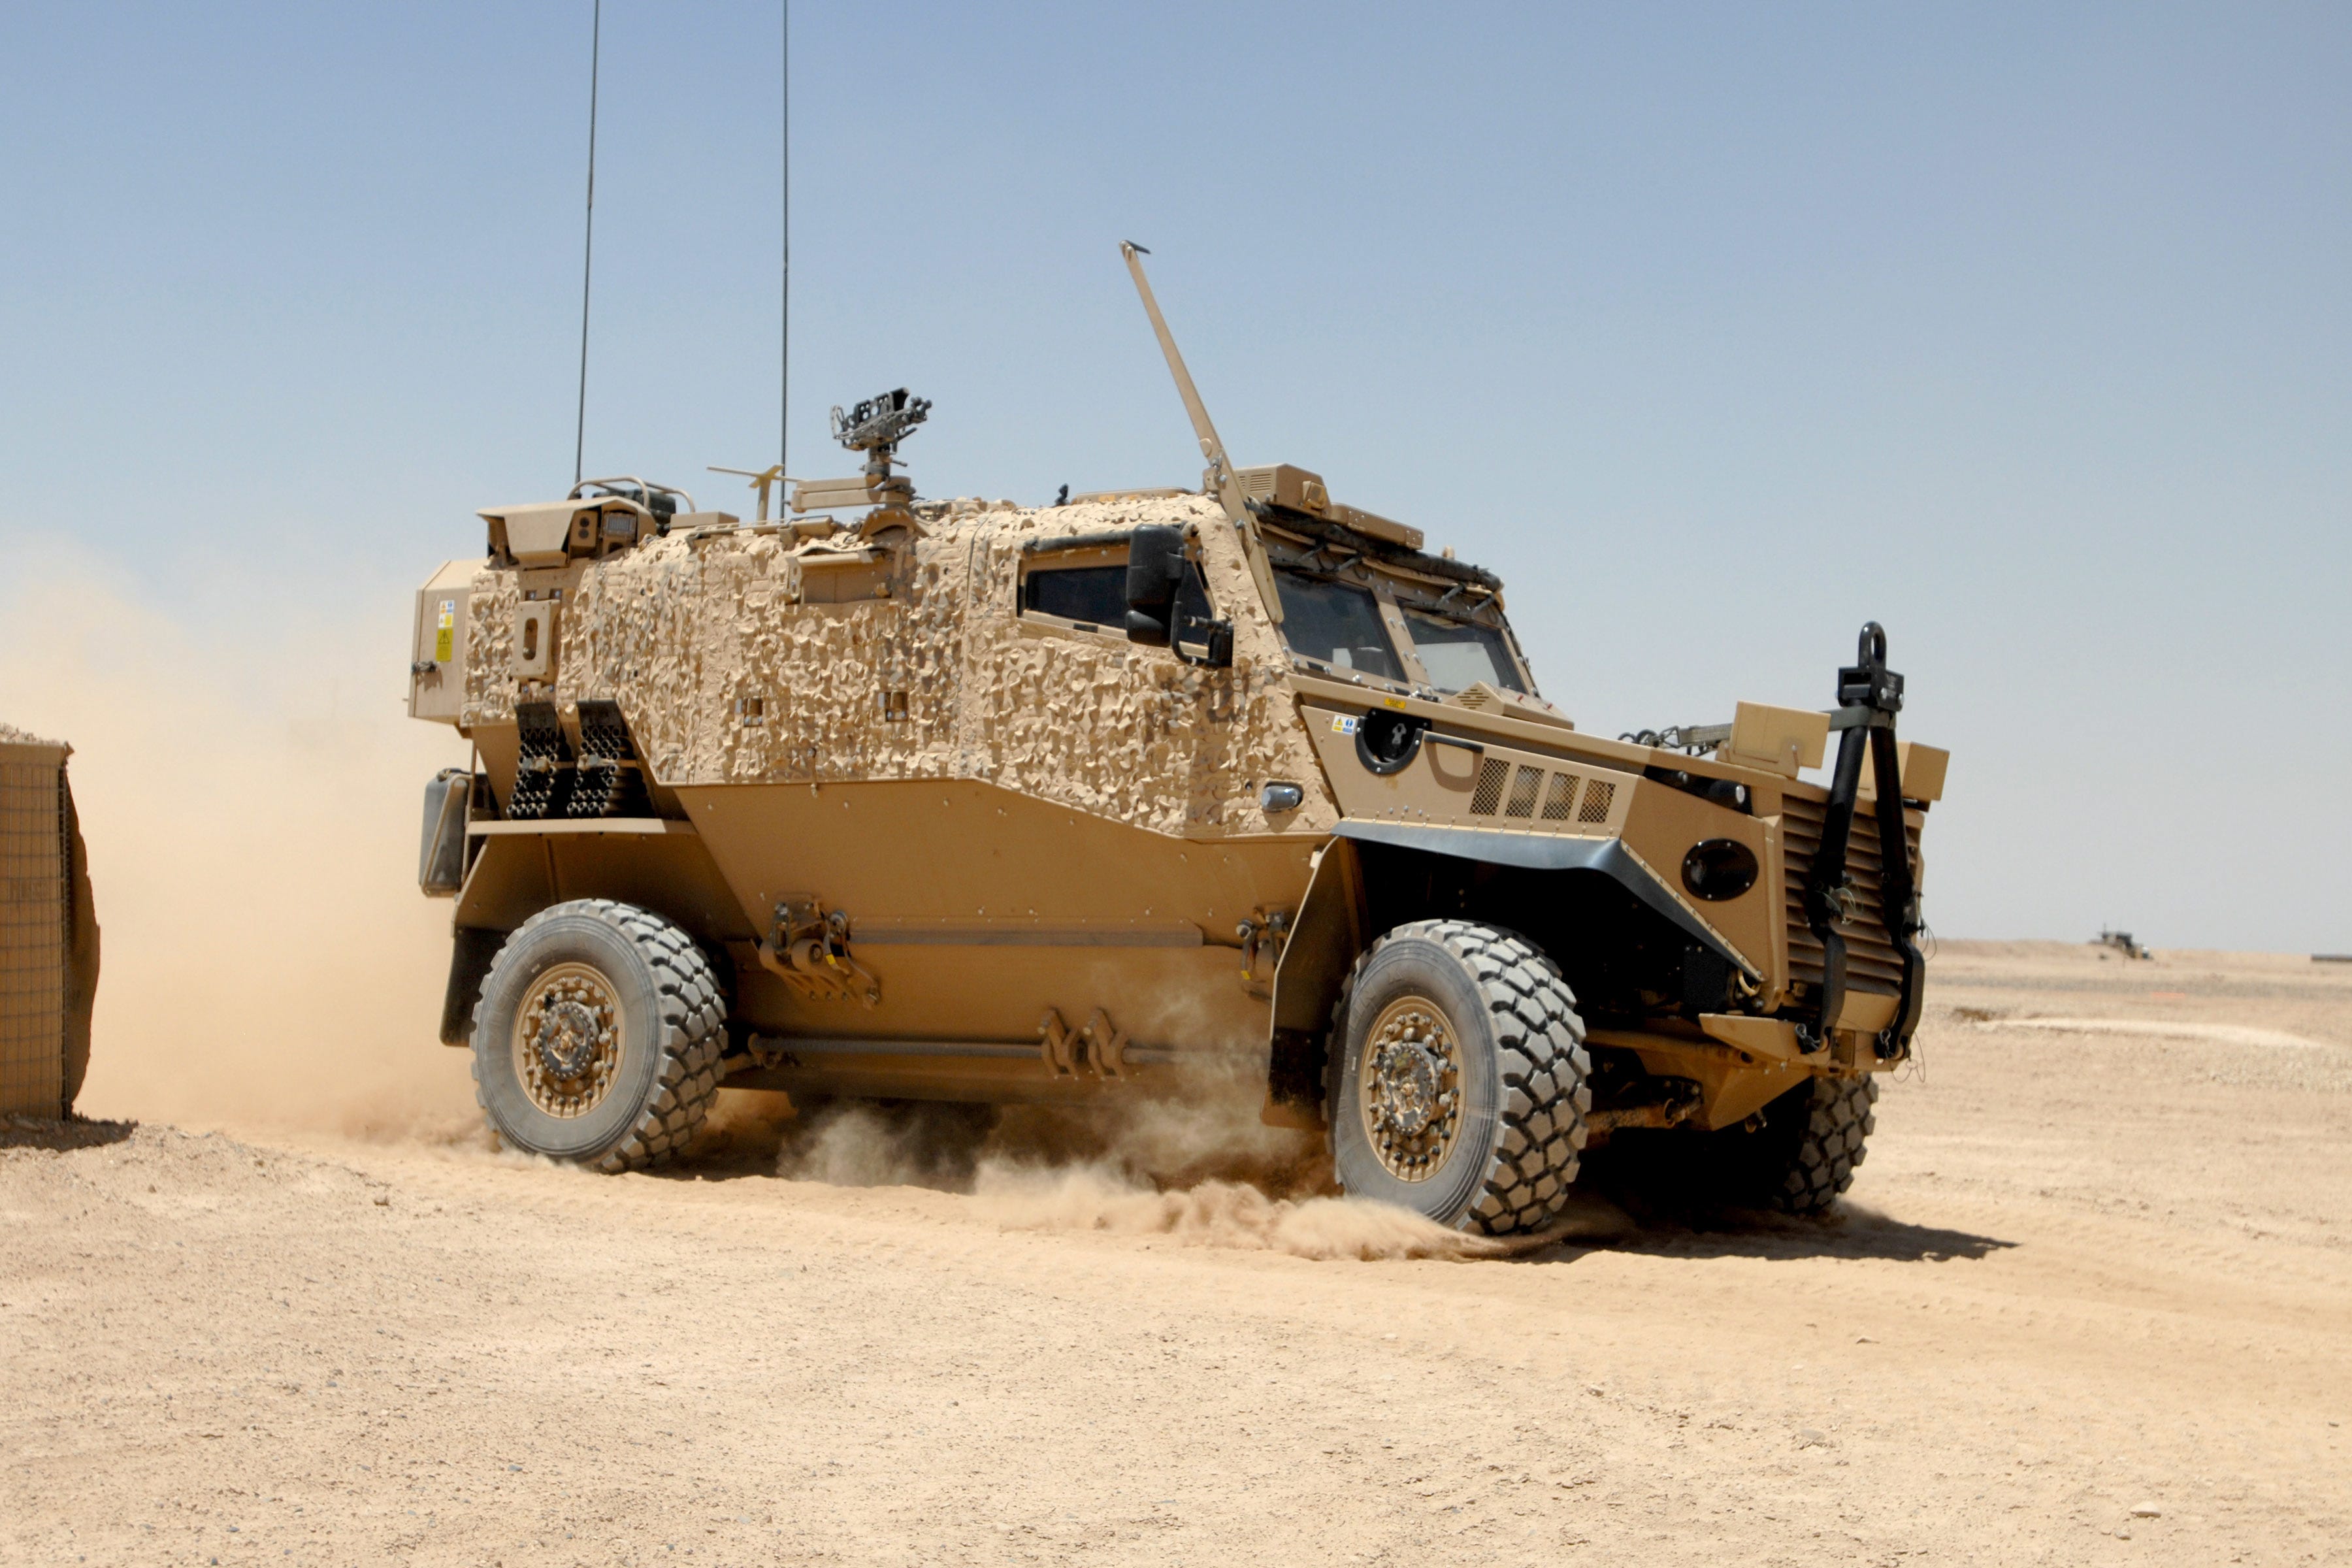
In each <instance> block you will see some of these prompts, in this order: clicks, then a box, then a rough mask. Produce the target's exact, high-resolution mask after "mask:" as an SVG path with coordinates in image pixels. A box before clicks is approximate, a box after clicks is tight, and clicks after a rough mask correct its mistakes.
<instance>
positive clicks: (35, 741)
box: [0, 724, 98, 1116]
mask: <svg viewBox="0 0 2352 1568" xmlns="http://www.w3.org/2000/svg"><path fill="white" fill-rule="evenodd" d="M72 750H73V748H71V747H70V746H68V745H66V744H64V743H63V742H58V741H44V740H41V739H39V738H38V737H36V736H33V735H28V734H26V733H25V732H24V731H21V730H16V729H13V728H11V727H9V726H8V725H5V724H0V1111H15V1112H20V1113H30V1114H32V1115H36V1116H58V1115H62V1114H64V1113H66V1112H67V1111H69V1110H72V1108H73V1102H74V1097H75V1096H76V1095H77V1094H79V1092H80V1091H81V1081H82V1075H83V1074H84V1073H85V1072H86V1071H87V1070H88V1068H89V1017H90V1005H91V1003H92V1002H93V1001H94V1000H95V998H96V995H97V990H98V920H97V913H96V910H95V909H94V908H93V907H92V903H91V899H90V888H89V858H88V856H87V854H86V853H85V852H84V850H83V847H82V842H81V831H80V827H79V823H78V822H77V821H76V819H75V816H74V806H73V791H72V788H71V786H70V785H69V784H68V783H67V780H66V758H67V757H68V755H70V754H71V753H72Z"/></svg>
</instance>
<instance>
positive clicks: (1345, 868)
mask: <svg viewBox="0 0 2352 1568" xmlns="http://www.w3.org/2000/svg"><path fill="white" fill-rule="evenodd" d="M1363 946H1364V913H1363V873H1362V868H1361V867H1360V864H1359V863H1358V860H1357V856H1356V847H1355V846H1354V845H1353V844H1351V843H1349V841H1348V840H1346V839H1344V838H1335V839H1333V840H1331V842H1330V843H1328V844H1327V845H1325V846H1324V847H1323V849H1322V851H1321V853H1320V854H1318V856H1317V858H1316V861H1315V875H1314V877H1313V878H1312V879H1310V880H1309V881H1308V882H1307V897H1306V898H1305V900H1302V901H1301V902H1300V904H1299V906H1298V918H1297V921H1296V922H1295V923H1294V924H1293V925H1292V927H1291V931H1290V939H1289V941H1287V942H1285V943H1284V944H1283V948H1282V956H1281V958H1279V959H1278V960H1276V963H1275V968H1274V1033H1273V1038H1272V1039H1271V1041H1270V1042H1269V1044H1268V1051H1267V1057H1266V1074H1265V1110H1262V1111H1260V1112H1259V1113H1258V1120H1259V1121H1263V1122H1265V1124H1266V1125H1267V1126H1269V1127H1296V1128H1299V1129H1302V1130H1304V1131H1310V1132H1312V1131H1322V1127H1323V1103H1324V1099H1325V1094H1324V1077H1325V1073H1326V1068H1327V1064H1326V1061H1325V1056H1326V1052H1325V1049H1324V1037H1326V1036H1327V1035H1328V1033H1329V1032H1330V1028H1331V1005H1332V1004H1333V1003H1334V1002H1336V1001H1338V1000H1339V987H1340V985H1341V984H1344V983H1345V982H1346V980H1347V978H1348V969H1349V965H1350V964H1352V963H1355V962H1356V954H1357V953H1359V952H1362V951H1363Z"/></svg>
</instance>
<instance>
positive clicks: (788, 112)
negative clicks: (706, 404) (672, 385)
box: [760, 0, 793, 512]
mask: <svg viewBox="0 0 2352 1568" xmlns="http://www.w3.org/2000/svg"><path fill="white" fill-rule="evenodd" d="M791 447H793V0H783V351H781V364H779V369H776V475H779V479H781V478H783V475H785V472H788V470H791ZM760 510H762V512H764V510H767V508H764V505H762V508H760Z"/></svg>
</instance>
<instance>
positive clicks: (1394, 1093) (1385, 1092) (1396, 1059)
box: [1356, 996, 1462, 1182]
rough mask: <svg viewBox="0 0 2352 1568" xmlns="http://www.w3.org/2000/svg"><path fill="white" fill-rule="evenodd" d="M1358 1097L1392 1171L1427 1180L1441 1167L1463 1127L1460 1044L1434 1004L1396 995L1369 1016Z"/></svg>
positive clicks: (1374, 1142) (1370, 1135) (1402, 1177)
mask: <svg viewBox="0 0 2352 1568" xmlns="http://www.w3.org/2000/svg"><path fill="white" fill-rule="evenodd" d="M1356 1100H1357V1110H1358V1111H1359V1112H1360V1114H1361V1117H1362V1120H1363V1126H1364V1138H1365V1141H1366V1142H1369V1143H1370V1145H1371V1148H1372V1152H1373V1153H1374V1154H1375V1155H1377V1156H1378V1157H1379V1159H1380V1162H1381V1164H1382V1165H1383V1166H1385V1167H1387V1169H1388V1172H1389V1173H1390V1174H1391V1175H1392V1176H1394V1177H1396V1178H1397V1180H1399V1181H1401V1182H1425V1181H1427V1180H1429V1179H1430V1178H1431V1177H1432V1176H1433V1175H1435V1174H1436V1173H1438V1171H1439V1170H1441V1169H1443V1168H1444V1164H1445V1159H1446V1156H1447V1155H1449V1154H1451V1153H1452V1152H1454V1138H1455V1136H1456V1135H1457V1134H1458V1133H1459V1132H1460V1131H1461V1129H1462V1047H1461V1045H1460V1044H1459V1042H1458V1040H1457V1038H1456V1037H1455V1034H1454V1026H1453V1023H1452V1022H1451V1021H1450V1020H1449V1019H1448V1018H1447V1017H1446V1016H1445V1014H1444V1010H1443V1009H1442V1008H1440V1007H1439V1006H1438V1005H1437V1004H1436V1003H1434V1002H1432V1001H1430V1000H1429V999H1428V998H1427V997H1423V996H1402V997H1399V998H1398V999H1397V1000H1396V1001H1394V1002H1391V1003H1390V1004H1389V1005H1387V1006H1386V1007H1385V1008H1383V1009H1381V1016H1379V1017H1377V1018H1375V1019H1373V1020H1372V1026H1371V1029H1370V1031H1369V1032H1368V1033H1367V1034H1366V1035H1365V1037H1364V1055H1363V1067H1362V1069H1361V1070H1360V1072H1359V1073H1358V1074H1357V1089H1356Z"/></svg>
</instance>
